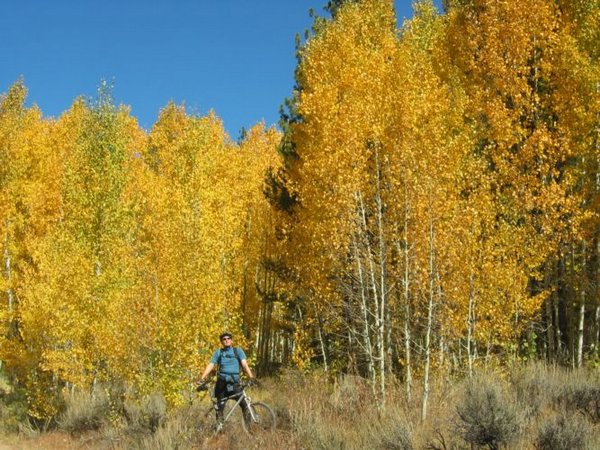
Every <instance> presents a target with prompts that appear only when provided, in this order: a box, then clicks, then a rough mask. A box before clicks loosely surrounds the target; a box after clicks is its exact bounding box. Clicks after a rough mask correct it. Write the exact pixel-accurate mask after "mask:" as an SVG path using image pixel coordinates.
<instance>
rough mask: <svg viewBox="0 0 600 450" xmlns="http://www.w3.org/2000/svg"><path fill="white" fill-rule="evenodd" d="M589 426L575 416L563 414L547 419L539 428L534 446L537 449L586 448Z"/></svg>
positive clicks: (568, 449) (564, 449) (576, 449)
mask: <svg viewBox="0 0 600 450" xmlns="http://www.w3.org/2000/svg"><path fill="white" fill-rule="evenodd" d="M591 432H592V430H591V427H590V426H589V424H588V423H587V422H586V421H585V420H582V419H580V418H579V417H576V416H570V417H568V416H566V415H564V414H562V415H560V416H556V417H553V418H551V419H549V420H547V421H546V422H545V423H544V424H543V425H542V426H541V427H540V429H539V432H538V435H537V439H536V441H535V448H537V449H538V450H580V449H581V450H583V449H585V448H587V440H588V436H589V435H590V433H591Z"/></svg>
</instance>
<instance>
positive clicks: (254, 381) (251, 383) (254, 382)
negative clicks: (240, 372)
mask: <svg viewBox="0 0 600 450" xmlns="http://www.w3.org/2000/svg"><path fill="white" fill-rule="evenodd" d="M246 386H248V387H250V386H260V383H259V382H258V380H257V379H256V378H250V379H249V380H248V382H247V383H246Z"/></svg>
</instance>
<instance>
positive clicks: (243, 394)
mask: <svg viewBox="0 0 600 450" xmlns="http://www.w3.org/2000/svg"><path fill="white" fill-rule="evenodd" d="M235 397H239V398H238V400H237V401H236V402H235V404H234V405H233V406H232V407H231V408H229V412H228V413H227V415H225V416H224V417H223V419H221V424H225V422H227V420H228V419H229V417H231V415H232V414H233V412H234V411H236V410H237V407H238V406H240V404H241V403H242V401H243V400H246V405H247V406H248V407H247V412H249V413H250V416H251V417H252V420H256V417H254V413H253V412H252V408H250V405H251V403H252V402H251V400H250V397H248V394H246V391H245V390H244V389H243V388H242V392H238V393H236V394H233V395H230V396H229V397H223V398H222V399H221V402H223V403H225V402H227V400H231V399H234V398H235ZM210 399H211V400H212V402H213V408H214V407H215V406H217V405H218V400H217V398H216V397H215V396H214V395H212V394H211V396H210Z"/></svg>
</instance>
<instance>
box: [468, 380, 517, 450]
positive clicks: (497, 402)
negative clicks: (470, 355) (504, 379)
mask: <svg viewBox="0 0 600 450" xmlns="http://www.w3.org/2000/svg"><path fill="white" fill-rule="evenodd" d="M507 397H508V395H507V393H506V392H505V391H504V390H503V389H501V387H500V386H499V385H498V384H496V383H492V382H485V381H483V380H474V381H472V382H471V383H469V384H468V385H467V388H466V391H465V394H464V398H463V400H462V403H460V404H459V405H458V407H457V413H458V416H459V418H460V422H459V423H458V424H457V425H458V432H459V433H460V435H461V436H462V438H463V439H464V440H465V441H467V442H468V443H470V444H475V445H485V446H487V447H488V448H490V449H492V450H495V449H498V448H499V447H500V446H501V445H506V444H508V443H510V442H512V441H513V440H515V439H516V438H517V437H518V434H519V423H520V420H519V419H520V417H518V414H517V409H516V407H515V405H514V404H511V403H510V402H509V400H508V399H507Z"/></svg>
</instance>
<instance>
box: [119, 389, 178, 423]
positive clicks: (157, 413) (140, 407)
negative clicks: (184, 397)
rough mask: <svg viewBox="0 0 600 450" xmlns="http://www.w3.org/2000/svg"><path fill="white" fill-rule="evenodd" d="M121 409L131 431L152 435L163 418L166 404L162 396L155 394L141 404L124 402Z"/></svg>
mask: <svg viewBox="0 0 600 450" xmlns="http://www.w3.org/2000/svg"><path fill="white" fill-rule="evenodd" d="M123 408H124V411H125V419H126V420H127V424H128V425H129V427H130V430H131V431H134V432H135V431H140V432H144V431H146V430H149V431H151V432H153V433H154V432H155V431H156V430H157V429H158V427H159V426H160V424H161V423H162V421H163V420H164V418H165V414H166V412H167V402H166V400H165V398H164V396H163V395H162V394H160V393H155V394H151V395H149V396H148V397H146V398H144V399H143V400H142V401H141V402H133V401H125V402H124V405H123Z"/></svg>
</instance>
